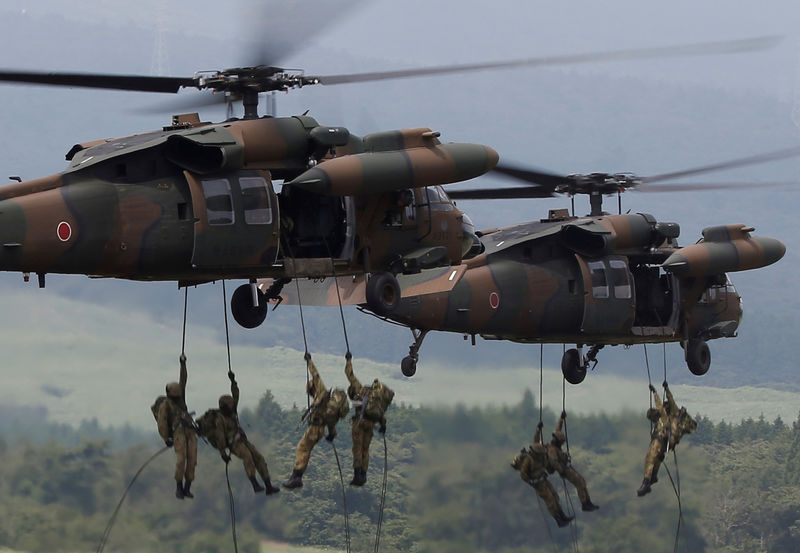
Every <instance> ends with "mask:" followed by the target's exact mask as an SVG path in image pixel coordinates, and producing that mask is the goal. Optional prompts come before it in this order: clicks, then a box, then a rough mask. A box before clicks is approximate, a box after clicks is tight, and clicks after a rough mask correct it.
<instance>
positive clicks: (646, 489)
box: [636, 478, 650, 497]
mask: <svg viewBox="0 0 800 553" xmlns="http://www.w3.org/2000/svg"><path fill="white" fill-rule="evenodd" d="M649 493H650V479H649V478H645V479H644V480H642V486H641V487H640V488H639V489H638V490H636V495H638V496H639V497H642V496H643V495H647V494H649Z"/></svg>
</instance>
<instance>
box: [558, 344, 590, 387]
mask: <svg viewBox="0 0 800 553" xmlns="http://www.w3.org/2000/svg"><path fill="white" fill-rule="evenodd" d="M581 361H582V360H581V354H580V353H579V352H578V350H577V349H575V348H572V349H568V350H567V351H565V352H564V356H563V357H562V358H561V372H562V374H563V375H564V379H565V380H566V381H567V382H569V383H570V384H580V383H581V382H583V379H584V378H586V366H585V365H584V364H583V363H582V362H581Z"/></svg>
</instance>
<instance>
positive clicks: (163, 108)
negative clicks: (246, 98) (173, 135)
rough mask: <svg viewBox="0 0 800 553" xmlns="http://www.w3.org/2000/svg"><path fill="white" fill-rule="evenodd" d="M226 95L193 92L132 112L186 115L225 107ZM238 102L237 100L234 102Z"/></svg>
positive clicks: (134, 109) (135, 109) (159, 101)
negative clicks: (212, 107) (203, 109)
mask: <svg viewBox="0 0 800 553" xmlns="http://www.w3.org/2000/svg"><path fill="white" fill-rule="evenodd" d="M225 101H226V98H225V94H224V93H216V94H215V93H214V92H209V91H203V92H193V93H189V94H185V95H184V94H181V95H179V96H176V97H170V98H167V99H165V100H158V101H156V102H155V103H154V104H151V105H148V106H146V107H139V108H133V109H131V110H130V111H131V112H133V113H140V114H145V115H158V114H163V113H185V112H190V111H197V110H199V109H201V108H204V107H210V106H224V105H225ZM234 101H236V100H234Z"/></svg>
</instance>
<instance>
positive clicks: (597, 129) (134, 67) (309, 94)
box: [0, 0, 800, 416]
mask: <svg viewBox="0 0 800 553" xmlns="http://www.w3.org/2000/svg"><path fill="white" fill-rule="evenodd" d="M261 4H262V3H261V2H254V1H248V0H237V1H231V2H225V3H221V2H210V1H207V0H193V1H189V0H174V1H171V2H169V1H162V2H156V1H154V0H146V1H142V2H140V3H129V2H122V1H118V0H104V1H101V2H92V3H81V2H79V3H75V2H66V1H63V0H7V1H6V2H4V3H3V5H2V6H0V15H2V14H5V17H6V18H7V19H8V20H12V21H13V22H14V24H12V25H10V26H8V28H7V32H6V44H7V47H6V48H4V50H3V52H0V67H5V68H9V69H23V68H26V69H33V70H42V71H45V70H62V71H92V72H115V73H141V74H149V73H150V72H151V70H152V68H153V67H154V66H158V65H160V66H161V67H163V68H165V70H168V71H169V73H170V74H172V75H178V76H189V75H192V74H193V73H194V72H195V71H197V70H207V69H223V68H226V67H231V66H238V65H242V64H245V63H252V60H253V59H261V60H266V59H269V60H271V61H270V62H271V63H280V64H281V65H283V66H285V67H298V68H303V69H305V70H306V72H307V73H308V74H335V73H351V72H362V71H372V70H388V69H398V68H406V67H416V66H432V65H441V64H461V63H475V62H485V61H496V60H508V59H518V58H528V57H535V56H548V55H561V54H573V53H585V52H601V51H611V50H617V49H624V48H639V47H656V46H668V45H677V44H692V43H698V42H706V41H718V40H729V39H737V38H748V37H756V36H772V35H781V36H782V37H783V40H782V42H781V43H780V44H779V45H778V46H777V47H775V48H773V49H771V50H769V51H765V52H757V53H745V54H737V55H730V56H714V57H710V56H709V57H703V56H698V57H693V58H682V59H670V60H648V61H635V62H620V63H600V64H591V65H587V66H570V67H559V68H544V69H515V70H503V71H494V72H484V73H472V74H468V75H462V76H448V77H437V78H417V79H408V80H403V81H394V82H381V83H372V84H364V85H343V86H338V87H316V88H306V89H303V90H299V91H293V92H291V93H290V94H286V95H284V94H281V95H279V98H278V109H279V114H280V115H290V114H296V113H302V112H304V111H306V110H310V114H311V115H312V116H314V117H316V118H317V120H318V121H320V123H322V124H328V125H339V124H343V125H345V126H347V127H348V128H349V129H350V130H351V131H352V132H355V133H357V134H365V133H368V132H374V131H378V130H389V129H394V128H409V127H417V126H429V127H431V128H433V129H435V130H439V131H441V132H442V139H443V140H444V141H465V142H478V143H483V144H488V145H490V146H492V147H494V148H495V149H496V150H498V152H500V155H501V158H502V159H507V160H509V161H515V162H524V163H527V164H530V165H533V166H537V167H542V168H544V169H547V170H552V171H557V172H563V173H573V172H589V171H609V172H612V171H634V172H637V173H639V174H642V175H648V174H657V173H660V172H664V171H671V170H676V169H683V168H686V167H693V166H697V165H703V164H707V163H713V162H716V161H721V160H726V159H731V158H735V157H739V156H746V155H752V154H756V153H760V152H764V151H770V150H774V149H780V148H785V147H789V146H793V145H796V144H797V142H798V132H800V131H798V125H796V124H795V120H800V117H798V115H797V114H798V112H800V99H798V98H800V91H799V89H800V54H799V52H800V36H799V35H798V33H797V29H796V27H797V24H798V22H799V21H800V17H799V16H800V7H798V6H797V5H796V3H795V2H792V1H788V0H782V1H773V2H766V3H764V2H759V3H756V2H729V1H728V2H723V1H722V0H714V1H708V2H703V3H698V2H690V1H688V0H676V1H675V2H670V3H664V4H653V3H642V2H638V1H634V0H620V1H618V2H614V3H613V5H608V3H598V2H593V1H589V0H577V1H575V2H570V3H552V2H544V1H539V0H535V1H531V0H525V1H523V0H508V1H498V2H492V3H488V2H478V1H477V0H461V1H455V0H439V1H430V0H428V1H426V2H422V1H420V0H407V1H404V2H391V1H389V0H375V1H370V2H368V1H361V2H354V1H350V0H348V1H345V0H336V1H331V2H326V3H325V6H334V9H330V8H328V9H325V10H320V9H309V8H308V4H307V3H304V2H300V1H297V0H292V1H285V2H276V3H272V4H269V3H268V5H269V6H270V7H269V8H268V9H267V10H266V11H262V8H259V7H258V6H260V5H261ZM159 5H161V6H162V8H160V9H158V8H157V6H159ZM159 29H160V30H161V31H162V32H163V38H164V41H163V45H162V47H161V50H158V49H157V44H158V42H157V34H158V31H159ZM262 39H266V42H267V44H268V45H269V46H268V53H267V55H266V56H265V55H264V54H263V53H259V52H258V51H257V49H256V48H253V45H254V43H255V42H256V41H261V40H262ZM32 44H33V45H34V46H35V47H32ZM159 52H160V54H159ZM273 58H274V60H273ZM156 61H158V62H159V63H158V64H156V63H155V62H156ZM181 96H183V94H182V95H181ZM0 99H2V102H3V105H4V115H3V116H2V119H0V121H2V125H3V128H4V130H5V131H6V132H4V133H2V136H0V151H2V152H3V154H0V163H2V165H3V166H4V168H5V170H6V172H7V174H8V175H12V174H13V175H21V176H22V177H23V178H32V177H35V176H41V175H44V174H49V173H53V172H57V171H60V170H62V169H63V168H64V166H65V163H64V160H63V154H64V153H66V151H67V150H68V149H69V148H70V147H71V146H72V144H74V143H76V142H83V141H86V140H91V139H96V138H101V137H111V136H121V135H125V134H130V133H132V132H139V131H144V130H148V129H154V128H159V127H160V126H161V125H163V124H164V123H165V122H166V121H167V120H168V117H169V113H164V114H154V113H142V110H143V109H146V108H150V107H152V106H153V105H155V104H157V103H158V102H160V101H161V98H160V97H158V96H155V95H148V94H133V93H120V92H104V91H83V90H55V89H49V88H42V87H17V86H5V85H3V86H0ZM202 115H203V117H204V118H205V119H217V120H218V119H221V118H223V117H224V112H223V110H221V109H219V110H213V109H212V110H207V111H204V112H203V113H202ZM798 169H800V165H798V163H797V162H796V161H790V162H783V163H776V164H773V165H770V166H762V167H759V168H752V169H749V170H742V171H739V172H731V173H729V174H725V175H722V176H721V178H731V179H744V180H755V181H761V182H767V181H770V180H790V179H796V178H797V174H798ZM486 183H498V184H500V181H499V180H496V179H493V178H491V177H490V178H488V179H486V180H484V181H482V182H481V183H480V184H481V185H483V186H485V185H486ZM797 199H798V195H797V192H795V191H794V190H793V189H785V190H784V189H781V190H780V191H777V192H774V193H770V194H765V193H763V192H760V191H750V192H743V193H742V194H741V195H740V196H737V195H728V194H723V195H721V194H719V193H718V192H702V193H697V194H696V195H692V196H691V197H687V196H685V195H682V194H671V195H666V194H655V195H652V194H642V193H630V194H626V197H625V208H626V209H632V210H633V211H645V212H650V213H653V214H654V215H656V216H657V217H658V218H659V219H665V220H672V221H676V222H679V223H680V224H681V228H682V242H684V243H693V242H694V241H695V240H696V239H697V238H699V236H700V231H701V229H702V228H704V227H705V226H710V225H712V224H724V223H736V222H743V223H747V224H751V225H753V226H755V227H756V230H757V232H758V233H763V234H766V235H769V236H774V237H777V238H780V239H782V240H784V241H785V242H786V243H787V245H788V247H789V253H788V254H787V257H786V259H785V260H783V261H782V262H781V263H780V264H778V265H776V266H775V267H772V268H768V269H762V270H760V271H756V272H750V273H746V274H742V275H735V276H734V277H733V278H734V282H736V284H737V286H738V287H739V291H740V292H741V293H742V295H743V296H744V298H745V310H746V311H745V312H746V315H745V324H747V321H748V315H747V313H748V310H758V311H759V312H766V313H769V312H770V310H771V309H775V310H778V309H782V310H787V309H792V308H794V307H800V306H798V305H797V303H798V298H795V297H793V296H791V295H788V296H787V297H783V298H778V299H776V298H775V297H774V296H775V290H777V289H780V288H781V287H782V286H785V282H786V280H787V275H789V274H796V270H800V257H799V256H798V255H797V254H795V253H794V252H795V251H800V249H798V247H800V239H798V238H796V237H795V234H796V232H795V229H796V223H795V220H794V219H795V217H794V215H793V205H794V204H796V202H797ZM567 205H568V202H567V201H566V200H565V199H558V200H547V201H542V202H535V203H533V202H531V203H526V202H496V203H492V204H491V205H486V204H481V205H475V204H474V203H473V204H464V205H462V206H461V207H462V208H464V209H465V210H466V211H468V212H469V213H470V215H471V217H472V219H473V221H474V222H475V223H476V225H477V226H478V227H479V228H487V227H492V226H503V225H505V224H509V223H513V222H519V221H524V220H531V219H537V218H539V217H541V216H543V215H544V214H545V213H546V211H547V209H551V208H555V207H566V206H567ZM48 278H49V279H50V282H53V281H56V285H55V287H56V289H58V286H59V284H58V280H59V278H62V277H57V276H56V275H51V276H50V277H48ZM20 281H21V278H20V277H19V275H5V276H3V277H1V278H0V289H2V290H4V291H5V293H6V294H17V293H18V291H19V289H20V288H19V287H20V286H21V283H20ZM61 282H62V283H68V284H62V285H61V286H62V290H63V289H70V288H72V287H75V286H81V287H83V288H84V289H85V287H92V286H96V289H97V290H103V292H102V297H103V298H104V302H108V304H107V305H108V306H109V307H111V309H112V311H111V312H112V313H113V312H114V307H115V305H114V303H113V302H114V300H113V297H114V289H115V288H114V287H115V286H119V287H120V288H119V290H123V289H124V291H125V293H126V294H129V293H130V290H134V292H133V293H134V294H141V295H142V302H141V305H139V306H136V307H135V309H134V311H133V312H131V313H130V316H129V317H125V316H124V313H120V319H121V321H120V327H119V329H118V330H117V331H115V332H113V333H112V334H111V337H109V339H110V340H116V341H117V347H118V348H119V349H120V351H128V352H129V354H130V355H135V354H134V353H131V351H132V350H131V347H130V342H131V341H133V342H134V343H135V341H136V340H140V341H141V340H147V339H148V338H146V336H148V332H150V331H151V330H152V325H153V324H155V323H154V322H153V319H154V318H156V316H155V314H154V312H155V311H156V310H155V308H153V307H150V306H148V301H147V296H148V292H149V290H156V289H157V290H160V291H163V290H165V289H167V288H169V287H170V286H171V287H172V288H174V284H172V285H168V284H165V285H156V284H153V285H149V284H148V285H142V284H132V285H127V284H126V283H112V284H107V283H103V284H98V283H93V282H90V281H87V280H85V279H84V280H82V281H79V284H76V282H78V281H76V278H75V277H63V278H62V280H61ZM33 286H34V285H30V286H29V289H28V290H26V292H25V295H24V298H26V301H25V303H23V304H22V306H20V307H19V308H20V309H29V310H31V311H32V312H33V315H32V318H33V320H35V321H36V323H32V322H30V321H28V322H27V323H25V324H27V325H35V326H29V327H27V328H25V327H24V325H22V324H21V323H19V322H17V324H15V322H16V321H15V318H14V317H13V313H12V312H6V314H5V315H4V317H5V318H6V320H5V321H4V323H5V325H6V326H7V327H8V328H9V329H10V330H9V332H12V330H13V329H14V327H15V326H16V327H17V328H16V329H17V330H26V331H27V332H29V333H32V334H35V333H37V332H42V333H43V334H44V335H45V336H46V338H43V340H45V343H47V344H49V347H52V348H58V347H61V346H59V344H63V342H64V340H65V339H64V338H63V337H62V338H59V332H60V328H59V327H57V326H55V324H54V322H53V321H55V320H59V321H61V320H62V319H61V318H60V317H54V316H52V311H51V309H52V305H54V304H58V301H59V298H58V297H57V296H58V295H57V296H56V297H52V296H50V295H48V294H38V295H37V292H38V291H36V290H33V289H32V288H33ZM123 287H124V288H123ZM148 287H151V288H148ZM90 289H91V288H90ZM203 293H204V294H209V295H210V294H211V293H212V292H208V291H206V292H203ZM98 295H99V296H100V295H101V293H98ZM120 295H122V294H120ZM109 298H110V299H109ZM181 299H182V298H181V297H180V295H179V294H177V293H175V295H174V297H173V299H172V301H173V303H174V305H175V306H178V305H179V304H180V302H181ZM127 308H130V306H129V305H128V304H125V307H124V309H127ZM91 309H92V307H91V306H86V305H83V304H78V305H73V306H72V307H71V311H70V313H74V314H77V315H78V316H82V315H86V316H98V315H97V314H94V315H92V313H93V312H92V310H91ZM177 311H178V310H177V309H176V312H177ZM159 313H160V311H159ZM107 316H109V314H108V313H106V314H105V315H103V316H102V317H101V320H103V321H107V324H106V325H102V328H99V329H98V330H97V331H96V332H102V331H106V330H108V329H109V328H112V327H113V325H114V320H113V316H110V318H106V317H107ZM176 318H177V314H176ZM26 320H27V319H26ZM176 320H177V319H172V325H173V326H172V327H171V328H173V329H174V328H175V327H174V323H175V321H176ZM755 320H759V319H758V318H756V319H755ZM160 322H163V321H159V323H160ZM61 324H62V325H70V322H69V319H66V320H64V321H62V323H61ZM794 324H796V323H794ZM21 326H22V328H20V327H21ZM123 329H124V331H123ZM794 330H796V328H795V327H794V326H793V327H791V328H787V329H786V331H787V332H792V331H794ZM86 332H87V333H91V332H92V331H91V330H87V331H86ZM200 335H201V337H200V338H199V339H198V340H199V341H200V342H201V343H202V344H203V347H207V348H211V347H212V346H218V344H219V334H218V333H217V334H216V335H213V333H205V334H204V333H200ZM143 336H144V337H145V338H143ZM14 339H15V338H12V339H11V343H6V344H4V345H3V347H4V348H6V349H9V348H13V347H15V343H14ZM769 339H770V337H769V336H764V335H762V334H759V333H758V329H757V328H752V327H751V328H749V329H748V328H747V327H746V326H743V328H742V332H741V336H740V338H739V339H737V342H738V343H737V347H742V348H749V349H751V350H752V349H753V348H756V347H766V346H767V344H766V343H765V342H766V341H768V340H769ZM436 340H442V342H440V343H451V342H454V341H460V337H458V336H450V337H432V338H429V339H428V341H429V342H435V341H436ZM445 340H450V342H445ZM748 340H751V342H748ZM298 345H299V344H298ZM112 346H113V344H112ZM407 346H408V344H407V343H406V338H404V339H403V343H402V344H400V345H399V346H398V351H401V352H402V350H404V349H406V348H407ZM726 346H727V344H726ZM361 347H362V350H365V349H368V348H367V347H366V345H365V344H362V345H361ZM488 347H491V348H495V347H501V346H497V345H495V344H492V345H491V346H487V348H488ZM502 347H507V348H509V350H511V349H513V350H514V351H523V348H524V347H525V346H519V345H513V346H512V345H507V346H502ZM676 347H677V346H676ZM722 347H723V346H720V348H722ZM32 349H33V351H31V352H28V353H26V355H25V356H23V357H24V363H26V365H31V366H37V364H38V365H41V364H43V363H52V354H51V356H50V357H46V356H45V357H42V356H37V355H36V353H37V352H36V351H35V348H32ZM112 349H113V348H112ZM133 349H134V350H135V348H133ZM87 350H88V351H91V352H92V355H102V354H100V353H97V352H96V350H95V349H91V348H87ZM158 351H161V350H160V349H159V350H158ZM164 351H166V347H165V348H164ZM491 351H498V350H491ZM424 352H425V350H424V349H423V359H424ZM403 354H404V353H403ZM165 356H166V354H165ZM247 356H248V363H249V365H248V366H252V367H256V366H257V364H258V354H257V353H255V352H250V353H248V354H247ZM14 358H16V357H14ZM67 358H68V359H69V365H68V367H67V370H65V374H63V375H62V376H61V377H53V378H60V379H61V380H59V381H58V382H56V383H55V384H54V385H55V387H56V388H59V387H61V388H65V389H67V388H69V389H77V388H79V385H80V379H81V378H86V379H87V380H89V379H91V380H92V382H96V381H97V380H98V379H101V378H102V377H101V375H102V373H100V374H97V373H96V372H93V371H86V372H85V373H83V371H80V372H78V373H77V374H76V373H75V371H74V369H72V368H74V367H86V366H88V365H90V364H92V363H95V362H96V359H93V358H89V357H87V356H86V355H82V354H81V352H80V351H76V352H73V351H72V350H70V353H69V355H68V356H67ZM398 360H399V359H398ZM65 362H66V361H65ZM148 362H149V363H151V364H156V363H157V361H156V360H155V359H149V360H148ZM202 362H203V361H201V363H202ZM215 362H216V361H215ZM172 364H173V363H172V358H169V360H168V361H165V362H164V366H165V367H170V368H165V369H164V375H163V378H162V379H167V378H170V379H171V378H172V376H171V373H172ZM207 365H208V366H209V368H208V370H209V371H210V370H211V369H210V366H211V365H212V362H210V361H209V362H208V363H207ZM70 369H72V370H70ZM204 370H205V369H204ZM249 370H252V371H253V372H255V371H256V368H252V369H249ZM431 370H433V369H431ZM712 370H714V369H713V368H712ZM0 371H2V372H3V373H6V372H9V371H12V369H11V368H5V369H0ZM130 373H131V374H126V376H125V377H124V378H122V381H121V382H122V383H128V385H131V386H137V387H139V388H141V387H143V384H142V383H141V379H140V380H138V381H137V379H136V378H135V376H132V375H133V374H135V371H130ZM159 374H160V373H159ZM36 382H39V385H40V386H41V384H42V383H43V382H41V381H39V380H37V381H36ZM153 387H154V386H153V385H152V384H151V385H150V388H148V389H147V392H146V394H145V393H144V392H142V395H147V394H150V393H151V392H150V389H152V388H153ZM159 387H160V383H159V385H158V386H155V388H159ZM123 389H124V386H123ZM414 393H415V392H414V390H413V388H410V389H409V397H410V398H414V397H416V396H414ZM15 394H16V392H15V391H14V390H13V387H12V388H8V387H4V389H3V390H1V391H0V401H3V400H6V401H8V400H12V399H13V398H14V396H15ZM45 395H46V394H45ZM209 395H214V394H211V393H210V394H209ZM501 395H502V394H501ZM37 397H39V396H37ZM73 397H76V396H73ZM287 397H288V396H287ZM300 399H301V400H302V398H300ZM37 401H53V400H50V399H48V398H47V397H39V399H37ZM512 401H516V398H513V399H512ZM76 405H80V402H78V403H73V404H70V407H69V409H70V410H75V409H77V408H78V407H76ZM87 412H89V411H88V408H87ZM757 415H758V413H754V414H753V416H757Z"/></svg>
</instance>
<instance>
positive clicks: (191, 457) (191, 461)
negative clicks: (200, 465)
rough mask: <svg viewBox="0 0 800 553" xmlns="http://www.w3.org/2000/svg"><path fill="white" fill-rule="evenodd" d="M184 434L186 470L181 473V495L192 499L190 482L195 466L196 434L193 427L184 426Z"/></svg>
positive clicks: (192, 479)
mask: <svg viewBox="0 0 800 553" xmlns="http://www.w3.org/2000/svg"><path fill="white" fill-rule="evenodd" d="M184 433H185V434H186V471H185V472H184V474H183V496H184V497H188V498H189V499H194V494H193V493H192V482H193V481H194V469H195V467H196V466H197V434H196V433H195V431H194V429H187V428H184Z"/></svg>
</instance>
